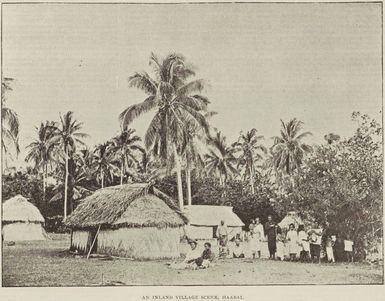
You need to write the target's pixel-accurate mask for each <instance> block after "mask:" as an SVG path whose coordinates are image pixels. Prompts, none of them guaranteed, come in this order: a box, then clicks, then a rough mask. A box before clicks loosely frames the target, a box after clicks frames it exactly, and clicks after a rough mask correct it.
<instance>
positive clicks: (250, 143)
mask: <svg viewBox="0 0 385 301" xmlns="http://www.w3.org/2000/svg"><path fill="white" fill-rule="evenodd" d="M262 139H263V136H258V135H257V130H256V129H251V130H250V131H247V132H246V134H243V133H241V135H240V137H239V139H238V141H237V142H236V143H234V144H233V147H235V148H236V150H237V151H240V152H241V154H240V157H239V158H238V167H240V166H242V167H244V168H245V173H244V176H245V178H249V180H250V189H251V193H254V192H255V190H254V177H255V163H256V161H258V160H261V159H262V155H261V153H260V152H262V153H263V154H264V153H266V148H265V147H264V146H263V145H261V144H260V141H261V140H262Z"/></svg>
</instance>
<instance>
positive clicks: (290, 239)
mask: <svg viewBox="0 0 385 301" xmlns="http://www.w3.org/2000/svg"><path fill="white" fill-rule="evenodd" d="M286 241H287V243H288V247H289V255H290V261H294V260H295V257H296V255H297V252H298V233H297V231H295V226H294V224H290V225H289V231H288V232H287V234H286Z"/></svg>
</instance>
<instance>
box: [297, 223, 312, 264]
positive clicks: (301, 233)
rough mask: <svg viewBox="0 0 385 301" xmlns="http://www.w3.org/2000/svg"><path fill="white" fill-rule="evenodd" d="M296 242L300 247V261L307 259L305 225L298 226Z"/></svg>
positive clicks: (307, 245)
mask: <svg viewBox="0 0 385 301" xmlns="http://www.w3.org/2000/svg"><path fill="white" fill-rule="evenodd" d="M298 243H299V246H300V248H301V252H300V256H299V257H300V260H301V261H302V262H304V261H308V260H309V252H310V244H309V240H308V235H307V234H306V232H305V226H304V225H299V226H298Z"/></svg>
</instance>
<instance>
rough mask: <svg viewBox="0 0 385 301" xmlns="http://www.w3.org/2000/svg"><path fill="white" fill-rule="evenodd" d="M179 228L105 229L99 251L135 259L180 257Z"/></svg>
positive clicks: (100, 240)
mask: <svg viewBox="0 0 385 301" xmlns="http://www.w3.org/2000/svg"><path fill="white" fill-rule="evenodd" d="M179 243H180V237H179V229H178V228H163V229H159V228H156V227H146V228H120V229H116V230H111V229H107V230H103V231H101V232H100V234H99V237H98V251H97V252H98V253H101V254H111V255H116V256H122V257H131V258H135V259H159V258H178V257H179V256H180V250H179Z"/></svg>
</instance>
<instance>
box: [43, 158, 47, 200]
mask: <svg viewBox="0 0 385 301" xmlns="http://www.w3.org/2000/svg"><path fill="white" fill-rule="evenodd" d="M45 169H46V168H45V164H44V165H43V203H44V206H45V192H46V186H47V185H46V181H47V180H46V173H45Z"/></svg>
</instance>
